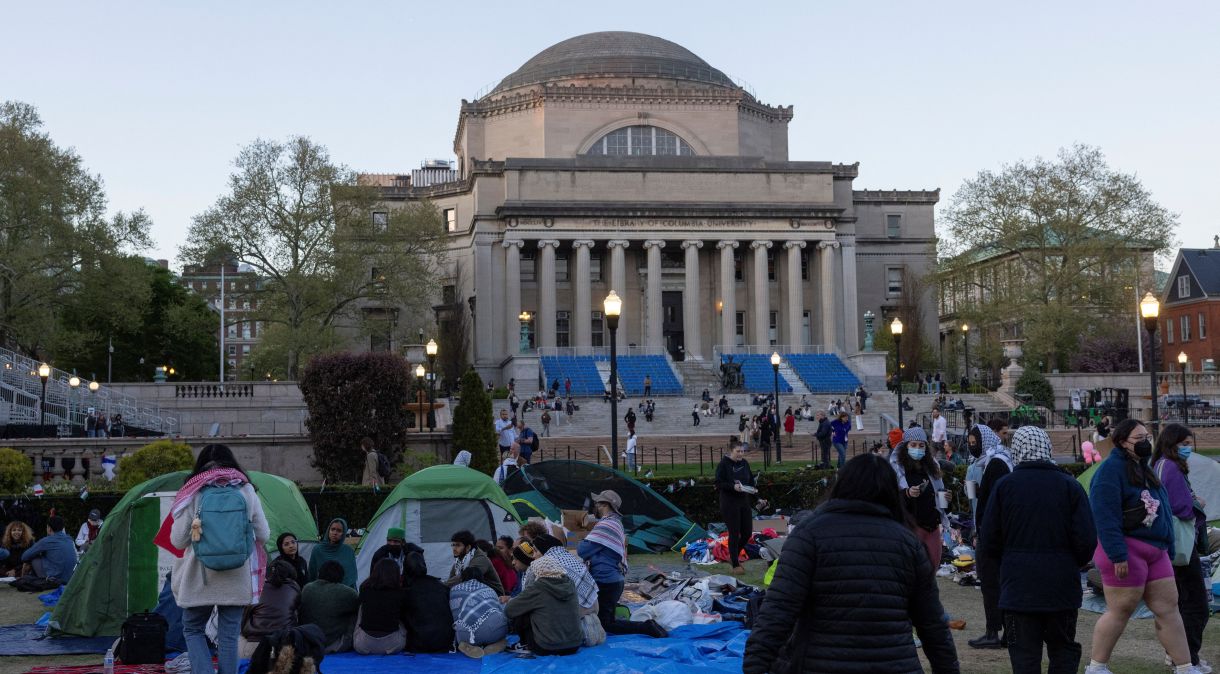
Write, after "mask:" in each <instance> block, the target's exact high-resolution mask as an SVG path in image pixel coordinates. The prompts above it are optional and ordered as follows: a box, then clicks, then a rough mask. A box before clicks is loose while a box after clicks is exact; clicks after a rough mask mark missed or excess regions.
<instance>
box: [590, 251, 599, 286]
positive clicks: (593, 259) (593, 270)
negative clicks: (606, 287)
mask: <svg viewBox="0 0 1220 674" xmlns="http://www.w3.org/2000/svg"><path fill="white" fill-rule="evenodd" d="M589 280H590V281H592V282H593V283H600V282H601V280H602V256H601V254H600V253H592V254H590V255H589Z"/></svg>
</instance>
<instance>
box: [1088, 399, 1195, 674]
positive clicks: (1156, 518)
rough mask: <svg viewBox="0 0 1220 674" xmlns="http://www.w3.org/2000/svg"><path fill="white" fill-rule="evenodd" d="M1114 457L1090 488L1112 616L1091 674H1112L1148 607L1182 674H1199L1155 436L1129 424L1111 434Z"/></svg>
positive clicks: (1102, 624)
mask: <svg viewBox="0 0 1220 674" xmlns="http://www.w3.org/2000/svg"><path fill="white" fill-rule="evenodd" d="M1110 439H1111V440H1112V441H1113V443H1114V449H1113V450H1112V451H1111V452H1110V456H1109V458H1107V459H1106V460H1105V461H1103V462H1102V463H1101V465H1100V466H1099V467H1098V468H1097V472H1096V473H1095V474H1094V475H1093V481H1092V483H1091V484H1090V490H1089V500H1090V502H1091V505H1092V508H1093V521H1094V524H1095V525H1096V527H1097V551H1096V552H1094V553H1093V563H1094V564H1095V565H1096V566H1097V569H1098V570H1099V571H1100V572H1101V581H1102V588H1103V590H1104V592H1105V596H1106V612H1105V614H1103V615H1102V616H1101V618H1099V619H1098V621H1097V627H1095V628H1094V630H1093V648H1092V653H1091V654H1090V658H1091V661H1090V662H1089V666H1088V667H1087V668H1086V669H1085V670H1084V671H1085V674H1108V673H1109V672H1110V667H1109V662H1110V654H1111V652H1113V650H1114V645H1115V644H1116V643H1118V638H1119V637H1121V636H1122V634H1123V630H1124V629H1125V628H1126V627H1127V621H1128V620H1130V618H1131V614H1132V613H1133V612H1134V611H1135V608H1136V607H1137V606H1138V605H1139V602H1140V600H1141V599H1142V600H1143V601H1144V603H1145V604H1146V605H1147V606H1148V609H1149V610H1150V611H1152V613H1153V615H1154V616H1155V617H1156V634H1157V638H1158V639H1160V641H1161V646H1162V647H1163V648H1164V649H1165V652H1166V653H1168V654H1169V657H1170V659H1172V660H1173V662H1174V670H1173V671H1174V672H1175V673H1177V674H1199V670H1198V669H1197V668H1196V667H1195V666H1194V665H1192V664H1191V662H1190V649H1189V647H1188V646H1187V643H1186V631H1185V629H1184V628H1183V626H1182V616H1181V615H1180V614H1179V613H1178V588H1177V584H1176V582H1175V581H1174V575H1173V564H1172V563H1171V562H1170V559H1169V554H1168V553H1167V552H1166V551H1167V550H1169V549H1171V548H1172V546H1173V524H1172V519H1171V518H1172V517H1173V512H1172V511H1171V509H1170V505H1169V495H1168V494H1167V493H1166V492H1165V487H1164V486H1163V485H1162V484H1161V482H1160V480H1158V479H1157V477H1156V474H1155V473H1154V472H1153V471H1152V468H1151V467H1150V466H1149V464H1148V459H1149V457H1151V456H1152V435H1151V434H1150V433H1149V432H1148V429H1147V427H1145V426H1144V425H1143V424H1142V423H1141V422H1139V421H1137V420H1135V419H1126V420H1124V421H1123V422H1121V423H1119V424H1118V426H1116V427H1115V428H1114V430H1113V431H1112V432H1111V434H1110Z"/></svg>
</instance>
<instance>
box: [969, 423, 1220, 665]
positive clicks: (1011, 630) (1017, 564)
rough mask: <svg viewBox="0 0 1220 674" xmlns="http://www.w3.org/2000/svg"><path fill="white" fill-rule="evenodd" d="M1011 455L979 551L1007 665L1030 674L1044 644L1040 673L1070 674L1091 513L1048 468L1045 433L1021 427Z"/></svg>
mask: <svg viewBox="0 0 1220 674" xmlns="http://www.w3.org/2000/svg"><path fill="white" fill-rule="evenodd" d="M976 428H978V427H976ZM982 428H987V427H986V426H983V427H982ZM987 430H988V431H990V430H991V429H987ZM1012 453H1013V458H1014V460H1015V461H1016V468H1015V469H1014V470H1013V472H1012V475H1011V476H1009V477H1005V478H1004V479H1003V480H1000V481H999V483H998V484H996V486H995V489H994V491H993V493H992V496H991V499H990V501H989V502H988V505H987V510H986V513H985V515H984V519H985V527H984V530H985V531H986V535H985V536H983V537H982V538H981V548H980V549H979V552H980V553H981V554H980V558H983V557H984V556H985V557H986V559H989V560H993V562H994V563H995V564H996V566H998V569H999V585H1000V596H999V602H998V605H999V608H1000V609H1001V610H1003V612H1004V613H1003V616H1004V623H1005V626H1006V627H1005V630H1004V633H1005V636H1006V637H1007V642H1008V658H1009V661H1010V662H1011V663H1012V671H1013V673H1014V674H1037V673H1038V672H1041V671H1042V647H1043V644H1045V645H1046V654H1047V659H1048V660H1049V668H1048V669H1047V672H1048V673H1049V674H1069V673H1074V672H1076V670H1077V668H1078V667H1079V666H1080V655H1081V647H1080V644H1079V643H1077V642H1076V617H1077V613H1078V612H1079V610H1080V600H1081V592H1080V568H1081V567H1083V566H1084V565H1086V564H1088V563H1089V559H1090V558H1091V557H1092V556H1093V550H1094V548H1095V547H1096V546H1097V534H1096V532H1095V531H1094V528H1093V513H1092V511H1091V510H1090V509H1089V499H1088V497H1087V496H1085V493H1084V489H1083V488H1082V487H1081V486H1080V483H1079V482H1077V481H1076V480H1075V479H1074V478H1072V476H1071V475H1068V474H1067V473H1065V472H1064V471H1062V470H1060V468H1059V467H1058V466H1056V465H1055V464H1054V462H1053V461H1052V460H1051V439H1050V437H1049V436H1047V434H1046V431H1044V430H1042V429H1040V428H1037V427H1034V426H1022V427H1021V428H1020V429H1018V430H1017V434H1016V435H1015V436H1014V437H1013V444H1012ZM1200 587H1202V581H1201V580H1200ZM988 621H989V623H990V615H989V616H988ZM988 632H989V634H990V628H989V629H988ZM971 645H973V644H971Z"/></svg>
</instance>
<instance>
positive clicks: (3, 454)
mask: <svg viewBox="0 0 1220 674" xmlns="http://www.w3.org/2000/svg"><path fill="white" fill-rule="evenodd" d="M33 474H34V464H33V462H31V461H30V459H28V458H27V457H26V455H25V454H22V453H21V452H19V451H17V450H15V449H13V448H12V447H0V494H19V493H21V492H23V491H25V486H26V485H27V484H29V483H30V479H31V477H32V476H33Z"/></svg>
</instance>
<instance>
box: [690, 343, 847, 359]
mask: <svg viewBox="0 0 1220 674" xmlns="http://www.w3.org/2000/svg"><path fill="white" fill-rule="evenodd" d="M776 352H778V353H779V354H780V355H781V356H782V355H785V354H789V353H801V354H816V353H832V354H835V355H836V356H839V359H840V360H842V356H841V354H839V352H838V351H837V350H835V349H828V348H826V347H825V346H823V345H821V344H772V345H770V346H767V345H758V344H743V345H741V346H737V345H735V344H733V345H730V344H717V345H715V346H713V347H712V355H713V356H715V358H716V360H717V361H719V360H720V357H721V356H722V355H734V356H736V355H759V356H770V355H771V354H773V353H776Z"/></svg>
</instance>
